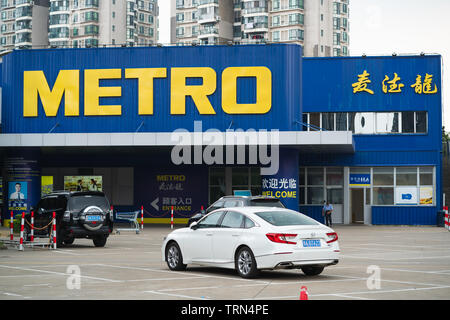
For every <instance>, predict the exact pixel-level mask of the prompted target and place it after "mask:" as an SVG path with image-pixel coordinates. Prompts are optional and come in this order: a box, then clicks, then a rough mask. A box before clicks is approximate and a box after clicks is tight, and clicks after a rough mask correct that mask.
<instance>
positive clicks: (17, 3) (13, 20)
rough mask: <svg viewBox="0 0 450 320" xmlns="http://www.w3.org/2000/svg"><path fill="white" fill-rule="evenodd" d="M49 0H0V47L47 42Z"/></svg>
mask: <svg viewBox="0 0 450 320" xmlns="http://www.w3.org/2000/svg"><path fill="white" fill-rule="evenodd" d="M48 17H49V0H34V1H31V0H1V8H0V48H1V49H3V50H4V49H15V48H31V47H40V46H45V45H47V44H48V36H47V30H48Z"/></svg>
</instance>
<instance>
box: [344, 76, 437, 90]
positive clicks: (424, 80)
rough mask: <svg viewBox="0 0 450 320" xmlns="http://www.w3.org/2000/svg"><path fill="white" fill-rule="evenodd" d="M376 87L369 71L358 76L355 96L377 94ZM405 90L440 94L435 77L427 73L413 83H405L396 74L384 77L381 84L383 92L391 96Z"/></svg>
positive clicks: (354, 86)
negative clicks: (434, 81) (434, 80)
mask: <svg viewBox="0 0 450 320" xmlns="http://www.w3.org/2000/svg"><path fill="white" fill-rule="evenodd" d="M376 87H377V86H376V84H375V83H372V80H371V79H370V73H369V72H367V70H364V71H363V72H362V73H361V74H358V78H357V81H356V82H354V83H353V84H352V88H353V93H354V94H357V93H369V94H375V91H374V90H375V89H376ZM404 90H413V91H414V93H416V94H435V93H437V92H438V87H437V85H436V84H435V83H433V75H432V74H428V73H425V75H420V74H418V75H417V76H416V78H415V79H414V81H413V82H412V83H407V82H406V81H404V80H403V79H402V78H401V77H400V75H399V74H397V73H396V72H394V73H393V74H392V75H388V74H386V75H384V79H383V81H382V82H381V92H383V93H384V94H390V93H401V92H403V91H404Z"/></svg>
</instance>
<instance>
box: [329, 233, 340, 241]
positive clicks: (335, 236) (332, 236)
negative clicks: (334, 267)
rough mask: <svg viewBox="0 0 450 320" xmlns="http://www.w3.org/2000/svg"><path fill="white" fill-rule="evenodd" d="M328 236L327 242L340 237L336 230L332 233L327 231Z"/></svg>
mask: <svg viewBox="0 0 450 320" xmlns="http://www.w3.org/2000/svg"><path fill="white" fill-rule="evenodd" d="M327 236H328V238H329V240H328V241H327V243H331V242H335V241H337V239H338V235H337V233H336V232H330V233H327Z"/></svg>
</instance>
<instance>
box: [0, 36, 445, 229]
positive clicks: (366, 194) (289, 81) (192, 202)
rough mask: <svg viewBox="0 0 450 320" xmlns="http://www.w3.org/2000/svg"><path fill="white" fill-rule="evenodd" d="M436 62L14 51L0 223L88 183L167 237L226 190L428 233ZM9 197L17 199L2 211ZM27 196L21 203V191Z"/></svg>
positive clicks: (163, 50)
mask: <svg viewBox="0 0 450 320" xmlns="http://www.w3.org/2000/svg"><path fill="white" fill-rule="evenodd" d="M441 86H442V85H441V57H440V56H428V55H427V56H409V57H349V58H302V51H301V47H300V46H297V45H288V44H279V45H247V46H197V47H149V48H98V49H57V50H19V51H14V52H12V53H11V54H8V55H6V56H4V57H3V62H2V133H1V134H0V153H1V159H2V160H1V161H2V190H1V191H2V203H3V208H2V216H3V220H4V219H5V218H6V217H7V216H9V212H10V211H11V210H12V211H15V212H21V211H24V210H29V209H30V207H31V206H33V205H35V204H36V202H37V201H38V200H39V197H40V196H41V194H42V193H45V192H48V191H49V190H62V189H66V190H69V189H72V188H74V185H75V184H76V182H77V181H78V180H80V179H82V180H83V183H85V188H89V184H90V182H91V181H92V179H93V180H96V182H97V184H98V185H99V186H100V187H101V189H102V190H103V191H104V192H105V193H106V194H107V196H108V197H109V199H110V200H111V202H112V204H113V205H114V206H115V208H116V209H117V210H120V211H122V210H127V211H128V210H136V209H138V208H140V206H141V205H142V206H144V208H145V215H144V218H145V222H146V223H166V222H168V221H169V219H170V213H169V211H170V209H171V207H172V206H174V211H175V222H176V223H177V222H178V223H184V222H186V220H187V218H188V217H189V216H191V215H192V214H193V213H195V212H196V211H198V210H199V209H200V207H201V206H207V205H208V204H211V203H212V202H214V201H215V200H216V199H218V198H219V197H220V196H222V195H227V194H233V192H234V191H235V190H251V191H252V193H253V194H261V193H263V194H268V195H274V196H277V197H279V198H280V199H281V200H282V201H283V202H284V203H285V204H286V206H288V207H289V208H292V209H295V210H300V211H301V212H303V213H305V214H307V215H309V216H311V217H313V218H315V219H317V220H319V221H322V217H321V207H322V203H323V201H324V199H328V200H330V201H331V203H333V205H334V207H335V216H334V219H335V220H334V222H335V223H344V224H350V223H365V224H395V225H399V224H400V225H403V224H407V225H417V224H418V225H433V224H435V223H436V214H437V211H438V210H439V208H440V207H441V205H442V203H441V202H442V200H441V180H442V177H441V161H442V160H441V148H442V147H441V127H442V125H441V124H442V118H441V113H442V102H441V101H442V98H441ZM18 184H20V188H22V189H21V190H22V193H23V196H24V198H25V199H15V198H14V199H13V196H12V194H13V193H15V192H17V188H19V187H18ZM24 190H25V191H26V192H25V191H24Z"/></svg>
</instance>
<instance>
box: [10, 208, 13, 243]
mask: <svg viewBox="0 0 450 320" xmlns="http://www.w3.org/2000/svg"><path fill="white" fill-rule="evenodd" d="M9 227H10V237H9V238H10V240H11V241H12V240H14V213H13V212H12V211H11V220H10V222H9Z"/></svg>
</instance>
